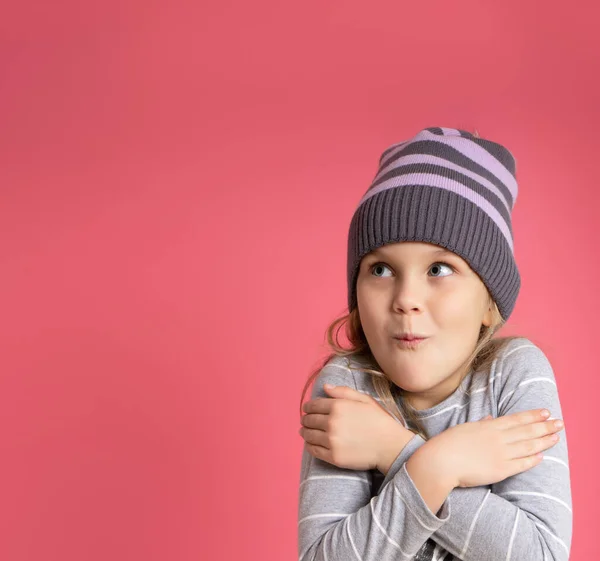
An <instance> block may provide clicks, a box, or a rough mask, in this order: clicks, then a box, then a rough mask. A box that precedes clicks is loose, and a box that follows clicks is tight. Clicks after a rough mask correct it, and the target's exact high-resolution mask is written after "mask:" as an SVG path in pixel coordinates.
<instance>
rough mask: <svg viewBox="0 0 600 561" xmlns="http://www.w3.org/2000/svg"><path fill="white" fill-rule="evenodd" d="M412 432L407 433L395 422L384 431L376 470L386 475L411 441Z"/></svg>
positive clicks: (413, 434) (406, 430)
mask: <svg viewBox="0 0 600 561" xmlns="http://www.w3.org/2000/svg"><path fill="white" fill-rule="evenodd" d="M414 436H415V433H414V432H411V431H409V430H408V429H407V428H405V427H403V426H402V425H401V424H400V423H398V422H397V421H395V420H394V421H392V423H390V427H389V429H388V430H387V431H384V433H383V436H382V441H381V450H380V454H379V458H378V460H377V470H378V471H380V472H381V473H383V475H387V473H388V471H390V468H391V467H392V464H393V463H394V462H395V461H396V458H397V457H398V456H399V455H400V453H401V452H402V450H404V447H405V446H406V445H407V444H408V443H409V442H410V441H411V440H412V439H413V437H414Z"/></svg>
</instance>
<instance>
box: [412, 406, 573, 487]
mask: <svg viewBox="0 0 600 561" xmlns="http://www.w3.org/2000/svg"><path fill="white" fill-rule="evenodd" d="M543 411H544V410H543V409H535V410H531V411H523V412H520V413H513V414H511V415H505V416H503V417H498V418H497V419H493V418H492V417H491V416H489V415H488V417H486V418H484V419H482V420H480V421H474V422H467V423H462V424H459V425H455V426H453V427H450V428H449V429H447V430H445V431H444V432H442V433H440V434H438V435H436V436H434V437H433V438H432V439H431V440H430V441H429V442H427V443H426V445H425V446H428V445H431V446H433V447H434V448H433V449H434V450H435V449H436V448H437V450H438V452H439V454H440V456H439V458H440V460H442V459H443V462H442V463H443V464H444V473H445V474H446V475H448V476H449V477H450V481H451V482H452V483H453V484H454V487H477V486H479V485H491V484H492V483H498V482H499V481H503V480H504V479H506V478H507V477H510V476H512V475H516V474H517V473H521V472H523V471H526V470H528V469H530V468H532V467H534V466H536V465H537V464H539V463H540V462H541V461H542V454H541V452H542V451H543V450H547V449H548V448H551V447H552V446H554V445H555V444H556V443H557V442H558V439H559V436H558V434H556V433H557V432H558V431H560V430H562V426H558V427H557V426H556V425H555V423H556V420H552V421H546V420H545V419H546V418H547V417H548V415H546V416H544V415H543V414H542V412H543ZM425 446H424V447H425ZM424 447H423V448H424ZM538 454H539V455H538Z"/></svg>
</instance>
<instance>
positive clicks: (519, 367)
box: [298, 337, 573, 561]
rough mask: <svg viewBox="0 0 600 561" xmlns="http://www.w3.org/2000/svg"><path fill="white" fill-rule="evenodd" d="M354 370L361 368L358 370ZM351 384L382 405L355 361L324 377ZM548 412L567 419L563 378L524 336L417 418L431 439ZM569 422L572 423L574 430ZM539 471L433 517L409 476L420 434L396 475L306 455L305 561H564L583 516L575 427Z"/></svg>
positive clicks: (301, 530)
mask: <svg viewBox="0 0 600 561" xmlns="http://www.w3.org/2000/svg"><path fill="white" fill-rule="evenodd" d="M349 366H352V367H353V368H357V369H358V370H351V369H350V368H349ZM325 383H329V384H333V385H337V386H349V387H351V388H354V389H356V390H358V391H361V392H364V393H366V394H368V395H371V396H372V397H374V398H375V399H377V400H378V401H380V400H379V397H378V395H377V393H376V391H375V388H374V387H373V385H372V382H371V378H370V375H369V374H368V373H365V372H363V371H361V370H360V363H358V362H356V361H355V360H354V359H353V358H351V357H337V356H336V357H334V358H332V359H331V360H330V361H329V362H328V363H327V364H326V365H325V366H324V367H323V369H322V370H321V372H320V373H319V375H318V377H317V378H316V379H315V383H314V385H313V389H312V395H311V399H314V398H317V397H328V395H327V394H326V393H325V391H324V390H323V384H325ZM538 408H546V409H548V410H549V411H550V418H551V419H552V418H563V417H562V411H561V405H560V401H559V397H558V389H557V384H556V379H555V376H554V372H553V369H552V366H551V365H550V362H549V360H548V358H547V357H546V355H545V354H544V352H543V351H542V350H541V349H540V348H539V347H537V346H536V345H535V344H534V343H533V342H531V341H530V340H529V339H527V338H524V337H519V338H516V339H513V340H512V341H510V342H509V343H508V344H507V345H506V346H505V347H504V348H503V349H502V350H501V351H500V353H499V356H497V357H496V359H495V360H494V362H493V363H492V365H491V367H490V370H489V372H483V371H479V372H475V373H473V372H470V373H469V375H468V376H467V377H465V378H464V380H463V382H462V383H461V385H460V387H459V388H458V389H457V390H456V391H455V392H454V393H453V394H451V395H450V396H449V397H447V398H446V399H445V400H444V401H442V402H441V403H438V404H437V405H435V406H434V407H432V408H430V409H425V410H420V411H417V416H418V417H419V419H420V421H421V423H422V424H423V426H424V427H425V428H426V430H427V434H428V435H429V436H430V437H433V436H435V435H436V434H439V433H441V432H442V431H444V430H446V429H448V428H449V427H451V426H454V425H457V424H459V423H465V422H468V421H478V420H480V419H482V418H483V417H485V416H486V415H492V417H494V418H496V417H499V416H502V415H508V414H512V413H517V412H520V411H527V410H531V409H538ZM566 424H567V423H565V425H566ZM558 434H559V435H560V439H559V441H558V443H557V444H555V445H554V446H552V447H551V448H549V449H548V450H546V451H544V459H543V461H542V462H540V463H539V464H538V465H537V466H535V467H533V468H530V469H529V470H526V471H524V472H522V473H519V474H517V475H514V476H512V477H508V478H506V479H504V480H503V481H500V482H499V483H494V484H492V485H484V486H479V487H468V488H464V487H457V488H455V489H453V490H452V492H451V493H450V494H449V495H448V497H447V498H446V500H445V501H444V503H443V505H442V507H441V508H440V510H439V511H438V512H437V513H433V512H431V510H430V509H429V507H428V506H427V504H426V503H425V501H424V500H423V498H422V497H421V495H420V494H419V491H418V489H417V488H416V486H415V485H414V483H413V481H412V479H411V478H410V476H409V474H408V472H407V471H406V461H407V460H408V459H409V458H410V456H411V455H412V454H413V452H414V451H415V450H416V449H417V448H419V447H420V446H422V445H424V444H425V440H423V438H421V437H420V436H419V435H415V436H414V437H413V438H412V439H411V440H410V441H409V443H408V444H407V445H406V446H405V447H404V449H403V450H402V451H401V452H400V454H399V455H398V457H397V458H396V460H395V461H394V463H393V464H392V466H391V468H390V470H389V472H388V473H387V475H385V476H384V475H383V474H382V473H381V472H379V471H377V470H369V471H358V470H350V469H344V468H340V467H337V466H335V465H333V464H329V463H327V462H325V461H323V460H320V459H318V458H314V457H313V456H312V455H311V454H309V453H308V452H307V450H306V446H304V450H303V452H302V463H301V473H300V489H299V500H298V553H299V561H337V560H339V561H350V560H357V561H386V560H390V561H391V560H394V561H396V560H398V561H405V560H410V559H413V560H416V561H451V560H455V559H460V560H463V561H500V560H502V561H510V560H511V559H512V560H513V561H517V560H518V561H521V560H523V559H527V560H528V561H546V560H547V561H550V560H552V561H564V560H567V559H568V558H569V553H570V549H571V536H572V523H573V510H572V502H571V483H570V476H569V462H568V452H567V439H566V432H565V429H563V430H561V431H560V432H559V433H558Z"/></svg>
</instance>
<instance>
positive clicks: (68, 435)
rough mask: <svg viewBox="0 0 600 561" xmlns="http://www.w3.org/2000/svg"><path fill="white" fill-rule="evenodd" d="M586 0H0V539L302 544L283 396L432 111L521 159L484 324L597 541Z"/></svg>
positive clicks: (592, 89) (295, 400)
mask: <svg viewBox="0 0 600 561" xmlns="http://www.w3.org/2000/svg"><path fill="white" fill-rule="evenodd" d="M15 6H19V8H15ZM595 9H596V5H595V3H593V2H592V1H591V0H586V1H585V2H579V3H578V4H577V9H573V7H572V6H568V5H559V4H554V5H551V6H549V5H548V4H544V5H541V4H539V3H537V2H523V1H516V0H509V1H507V2H481V1H475V0H472V1H468V2H459V3H456V2H450V3H448V2H434V3H431V2H412V3H408V2H398V1H379V2H371V3H369V4H366V3H365V2H356V1H345V2H341V1H328V2H327V1H326V2H323V1H322V0H321V1H319V2H315V1H309V2H301V3H289V2H275V1H273V0H272V1H270V2H242V1H239V0H238V1H235V2H231V1H224V0H221V1H219V2H217V1H214V2H211V3H208V2H181V1H175V2H166V1H165V0H163V1H162V2H157V1H152V0H150V1H148V2H134V1H132V0H121V1H119V2H117V1H111V2H108V3H107V2H95V3H89V2H87V3H82V2H75V1H74V0H73V1H68V2H37V3H35V4H34V3H30V4H28V3H19V2H17V3H15V2H13V3H10V4H9V3H6V6H4V7H3V10H2V11H3V16H2V18H1V20H0V46H1V51H0V131H1V132H0V197H1V199H0V213H1V216H0V228H1V231H2V236H1V237H0V239H1V244H2V246H1V253H0V256H1V261H0V263H1V265H0V266H1V270H0V286H1V292H0V294H1V296H0V298H1V302H0V308H1V310H2V318H3V321H2V323H1V329H2V332H1V334H0V345H1V347H2V348H1V353H2V354H1V356H2V362H3V364H2V370H1V374H0V415H1V417H0V418H1V421H2V425H1V427H0V435H1V436H0V445H1V457H0V460H1V461H0V497H1V498H2V508H1V509H0V558H1V559H3V560H6V561H39V560H44V561H54V560H56V561H59V560H60V561H71V560H73V561H75V560H77V561H79V560H82V559H85V560H90V561H96V560H98V561H99V560H102V561H104V560H105V559H112V560H115V561H116V560H132V559H136V560H137V559H139V560H144V561H153V560H161V561H164V560H169V561H171V560H173V561H175V560H176V561H187V560H189V561H192V560H194V561H196V560H197V559H245V560H249V559H256V560H259V559H260V560H261V561H262V560H265V561H267V560H281V559H295V558H296V557H297V551H296V522H297V519H296V516H297V504H296V501H297V496H298V479H299V469H300V457H301V452H302V443H303V441H302V440H301V438H300V436H299V435H298V428H299V426H300V425H299V419H298V414H299V413H298V408H299V398H300V392H301V389H302V387H303V385H304V382H305V380H306V378H307V376H308V374H309V371H310V370H311V369H312V367H313V366H315V365H316V364H317V361H318V360H319V359H320V358H321V357H322V356H323V354H324V353H325V351H326V349H325V344H324V330H325V327H326V325H327V324H328V323H329V322H330V321H331V320H333V319H334V318H335V317H336V316H337V315H338V314H341V313H342V312H343V311H344V308H345V306H346V276H345V275H346V270H345V267H346V241H347V239H346V236H347V231H348V226H349V222H350V218H351V216H352V213H353V212H354V209H355V206H356V204H357V203H358V201H359V200H360V198H361V196H362V194H363V193H364V191H365V190H366V189H367V187H368V185H369V183H370V181H371V179H372V177H373V175H374V173H375V170H376V165H377V160H378V158H379V155H380V152H381V151H382V150H383V149H384V148H385V147H387V146H388V145H389V144H391V143H392V142H397V141H399V140H401V139H405V138H408V137H410V136H412V135H414V134H416V132H418V131H419V130H420V129H421V128H424V127H427V126H448V127H459V128H465V129H467V130H470V131H473V130H474V129H477V130H478V131H479V133H480V134H481V136H483V137H489V138H490V139H493V140H496V141H498V142H501V143H504V144H506V145H507V146H508V147H509V148H510V149H511V151H512V152H513V153H514V154H515V156H516V158H517V178H518V181H519V185H520V194H519V198H518V200H517V204H516V209H515V211H514V214H513V220H514V231H515V238H516V250H515V251H516V258H517V262H518V264H519V267H520V270H521V274H522V277H523V285H522V290H521V294H520V296H519V300H518V303H517V306H516V308H515V311H514V314H513V316H512V317H511V319H510V321H509V325H508V326H507V328H506V329H505V331H504V333H506V334H512V333H515V334H520V335H524V336H527V337H530V338H531V339H533V340H534V341H536V342H537V343H538V344H539V345H540V346H541V347H542V348H543V349H544V350H545V352H546V353H547V355H548V356H549V358H550V360H551V362H552V364H553V366H554V368H555V372H556V377H557V379H558V382H559V392H560V396H561V402H562V406H563V412H564V415H563V417H564V419H565V422H566V431H567V438H568V442H569V452H570V461H571V477H572V485H573V501H574V513H575V514H574V517H575V524H574V526H575V530H574V538H573V548H572V555H571V559H574V560H584V559H592V558H593V559H595V558H598V557H599V556H600V546H599V545H598V541H597V536H596V534H595V533H594V531H593V530H594V529H597V515H596V513H597V499H598V496H600V485H599V483H598V478H597V465H598V459H599V458H598V438H597V432H598V431H597V430H595V429H596V427H595V425H597V420H596V417H595V413H596V412H597V410H598V405H597V402H598V392H599V390H600V385H599V382H598V379H599V376H598V374H599V372H598V365H597V361H596V360H594V358H595V355H596V354H597V349H598V343H597V337H598V329H597V324H598V321H597V318H598V314H599V312H600V306H599V304H600V302H599V296H598V275H599V274H600V267H599V264H598V263H599V261H598V249H597V247H598V241H599V235H598V213H599V211H600V189H599V188H598V169H597V163H598V155H597V152H598V130H599V129H600V110H599V109H598V99H599V98H600V81H599V78H598V76H599V75H600V74H599V70H600V54H599V53H600V49H599V44H598V39H597V18H596V17H594V11H595ZM15 10H18V12H16V11H15Z"/></svg>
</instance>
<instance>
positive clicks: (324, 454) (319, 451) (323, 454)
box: [305, 443, 333, 464]
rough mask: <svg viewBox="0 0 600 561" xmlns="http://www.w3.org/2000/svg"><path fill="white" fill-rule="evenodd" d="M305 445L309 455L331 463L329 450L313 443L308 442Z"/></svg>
mask: <svg viewBox="0 0 600 561" xmlns="http://www.w3.org/2000/svg"><path fill="white" fill-rule="evenodd" d="M305 446H306V450H307V451H308V453H309V454H310V455H311V456H314V457H315V458H319V459H320V460H323V461H324V462H327V463H329V464H332V463H333V462H332V457H331V450H329V449H327V448H323V447H322V446H315V445H314V444H309V443H306V444H305Z"/></svg>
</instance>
